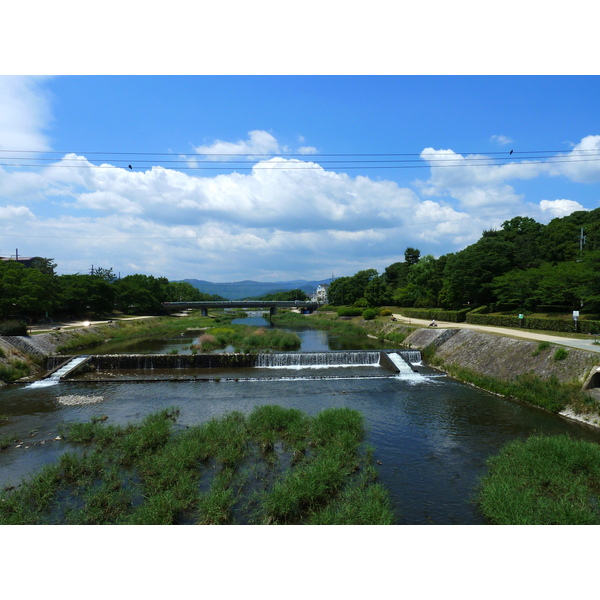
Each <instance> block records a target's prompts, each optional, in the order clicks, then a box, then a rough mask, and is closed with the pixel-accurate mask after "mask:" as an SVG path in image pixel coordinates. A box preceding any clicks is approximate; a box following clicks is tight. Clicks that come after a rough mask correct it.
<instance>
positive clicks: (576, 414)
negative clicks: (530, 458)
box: [404, 328, 600, 426]
mask: <svg viewBox="0 0 600 600" xmlns="http://www.w3.org/2000/svg"><path fill="white" fill-rule="evenodd" d="M404 344H405V345H406V346H408V347H410V348H414V349H417V350H421V352H422V354H423V356H424V357H425V358H427V360H428V361H429V363H430V364H431V365H433V366H435V367H438V368H440V369H442V370H444V371H446V372H447V373H448V374H449V375H452V376H453V377H456V378H457V379H460V380H462V381H465V382H466V383H471V384H473V385H477V386H478V387H482V388H483V389H486V390H488V391H490V392H494V393H499V394H501V395H504V396H512V397H514V398H516V399H518V400H523V401H525V402H528V403H531V404H536V405H537V406H540V407H542V408H546V409H548V410H551V411H552V412H556V413H558V414H560V415H562V416H564V417H568V418H571V419H576V420H578V421H582V422H585V423H588V424H590V425H594V426H600V411H599V410H598V402H597V401H598V400H599V399H600V389H598V383H599V382H598V381H597V380H598V379H599V378H600V375H598V372H599V370H600V366H599V365H600V355H598V354H596V353H594V352H586V351H584V350H578V349H575V348H569V349H567V348H565V347H564V346H557V345H553V344H547V343H540V342H537V341H528V340H521V339H514V338H510V337H505V336H500V335H494V334H490V333H482V332H478V331H473V330H470V329H429V328H421V329H416V330H415V331H413V332H412V333H410V334H409V335H408V336H407V337H406V339H405V341H404ZM536 394H537V396H538V398H536Z"/></svg>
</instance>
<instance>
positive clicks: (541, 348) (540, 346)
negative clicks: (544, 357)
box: [531, 342, 550, 356]
mask: <svg viewBox="0 0 600 600" xmlns="http://www.w3.org/2000/svg"><path fill="white" fill-rule="evenodd" d="M548 348H550V342H540V343H539V344H538V347H537V348H536V349H535V350H534V351H533V352H532V353H531V356H539V355H540V354H541V353H542V352H544V350H548Z"/></svg>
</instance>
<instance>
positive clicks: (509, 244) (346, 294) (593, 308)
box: [328, 209, 600, 313]
mask: <svg viewBox="0 0 600 600" xmlns="http://www.w3.org/2000/svg"><path fill="white" fill-rule="evenodd" d="M599 275H600V209H596V210H593V211H577V212H574V213H572V214H571V215H569V216H567V217H560V218H555V219H553V220H552V221H550V223H548V224H547V225H543V224H541V223H538V222H537V221H535V220H534V219H532V218H530V217H514V218H513V219H510V220H509V221H505V222H504V223H503V224H502V227H501V228H500V229H498V230H496V229H491V230H488V231H484V232H483V234H482V236H481V238H480V239H479V240H478V241H477V242H475V243H474V244H471V245H470V246H468V247H466V248H465V249H464V250H461V251H459V252H455V253H450V254H446V255H443V256H440V257H439V258H435V257H434V256H432V255H430V254H429V255H426V256H421V253H420V251H419V250H418V249H416V248H407V249H406V251H405V253H404V261H403V262H396V263H393V264H391V265H389V266H388V267H386V269H385V271H384V272H383V273H378V272H377V271H376V270H375V269H367V270H364V271H359V272H358V273H356V274H355V275H353V276H349V277H340V278H338V279H336V280H335V281H333V282H332V283H331V285H330V287H329V291H328V296H329V301H330V303H331V304H333V305H352V304H353V305H358V306H385V305H393V306H402V307H418V308H444V309H447V310H458V309H461V308H465V307H469V306H472V307H473V308H476V307H478V306H483V305H485V306H488V307H489V308H490V310H492V311H509V310H525V311H531V312H533V311H536V310H539V311H545V312H552V311H556V312H562V311H568V310H579V309H582V310H584V311H589V312H593V313H598V312H600V276H599Z"/></svg>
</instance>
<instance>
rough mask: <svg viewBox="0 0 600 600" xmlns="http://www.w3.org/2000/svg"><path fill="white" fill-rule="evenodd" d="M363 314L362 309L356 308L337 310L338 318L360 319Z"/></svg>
mask: <svg viewBox="0 0 600 600" xmlns="http://www.w3.org/2000/svg"><path fill="white" fill-rule="evenodd" d="M362 313H363V309H362V308H359V307H357V306H355V307H351V306H340V307H339V308H338V309H337V314H338V316H339V317H360V316H361V315H362Z"/></svg>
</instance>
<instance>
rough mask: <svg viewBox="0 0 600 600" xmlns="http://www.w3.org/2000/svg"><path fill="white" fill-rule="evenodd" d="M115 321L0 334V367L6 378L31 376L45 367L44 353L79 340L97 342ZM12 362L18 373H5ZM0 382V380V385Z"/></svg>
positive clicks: (110, 332) (115, 325)
mask: <svg viewBox="0 0 600 600" xmlns="http://www.w3.org/2000/svg"><path fill="white" fill-rule="evenodd" d="M118 327H119V325H118V323H107V324H105V325H99V326H95V327H94V326H90V327H86V328H85V329H65V330H61V331H52V332H50V333H41V334H39V335H32V336H4V337H0V370H2V369H4V370H5V371H6V373H7V377H6V379H5V382H6V381H14V380H15V379H20V378H23V377H27V376H29V377H35V376H36V375H39V374H40V373H43V372H45V371H46V361H45V360H44V359H45V358H46V357H47V356H50V355H53V354H56V353H57V352H58V349H59V348H60V347H61V346H63V345H64V344H67V343H71V342H74V341H76V342H79V341H80V342H81V346H85V345H86V344H89V343H91V341H95V342H101V341H104V340H108V339H110V338H111V337H112V336H113V335H114V332H115V330H116V329H118ZM15 365H21V367H22V368H21V369H20V371H19V372H16V374H18V375H19V377H16V376H14V377H11V376H9V375H8V373H9V372H8V369H10V368H12V369H13V370H14V366H15ZM3 383H4V382H3V381H0V385H2V384H3Z"/></svg>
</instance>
